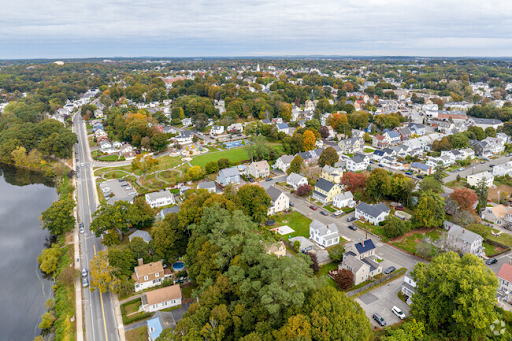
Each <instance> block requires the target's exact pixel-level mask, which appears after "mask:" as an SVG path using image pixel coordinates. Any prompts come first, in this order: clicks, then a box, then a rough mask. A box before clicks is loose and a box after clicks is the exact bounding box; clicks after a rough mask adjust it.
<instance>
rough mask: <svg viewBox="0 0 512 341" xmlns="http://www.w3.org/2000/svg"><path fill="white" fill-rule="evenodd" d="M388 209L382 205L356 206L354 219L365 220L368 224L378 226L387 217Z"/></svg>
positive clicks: (363, 203)
mask: <svg viewBox="0 0 512 341" xmlns="http://www.w3.org/2000/svg"><path fill="white" fill-rule="evenodd" d="M389 212H390V209H389V208H388V207H387V206H386V205H384V204H375V205H369V204H367V203H365V202H362V203H360V204H359V205H357V206H356V212H355V217H356V219H360V220H363V219H364V220H366V221H367V222H369V223H370V224H373V225H378V224H379V223H380V222H381V221H384V219H386V217H387V216H388V215H389Z"/></svg>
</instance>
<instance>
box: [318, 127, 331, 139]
mask: <svg viewBox="0 0 512 341" xmlns="http://www.w3.org/2000/svg"><path fill="white" fill-rule="evenodd" d="M318 132H319V133H320V136H322V138H323V139H326V138H328V137H329V128H328V127H327V126H321V127H320V129H319V130H318Z"/></svg>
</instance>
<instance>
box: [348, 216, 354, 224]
mask: <svg viewBox="0 0 512 341" xmlns="http://www.w3.org/2000/svg"><path fill="white" fill-rule="evenodd" d="M354 220H356V217H350V218H347V221H348V222H349V223H350V222H351V221H354Z"/></svg>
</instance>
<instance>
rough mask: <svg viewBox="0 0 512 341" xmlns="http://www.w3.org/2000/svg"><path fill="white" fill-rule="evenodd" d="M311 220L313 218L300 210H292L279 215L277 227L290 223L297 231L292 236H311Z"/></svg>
mask: <svg viewBox="0 0 512 341" xmlns="http://www.w3.org/2000/svg"><path fill="white" fill-rule="evenodd" d="M311 221H312V220H311V219H309V218H308V217H305V216H303V215H302V214H300V213H299V212H291V213H287V214H283V215H280V216H279V217H277V218H276V226H275V227H279V226H284V225H288V226H290V227H291V228H292V229H293V230H294V231H295V232H293V233H291V234H290V236H291V237H292V238H293V237H297V236H303V237H306V238H309V224H310V223H311ZM283 237H284V236H283Z"/></svg>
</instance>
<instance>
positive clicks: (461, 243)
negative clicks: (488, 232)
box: [443, 223, 484, 256]
mask: <svg viewBox="0 0 512 341" xmlns="http://www.w3.org/2000/svg"><path fill="white" fill-rule="evenodd" d="M443 225H444V226H445V228H447V229H448V238H447V242H448V243H449V244H450V247H453V249H455V250H457V251H458V252H460V253H471V254H473V255H476V256H482V255H483V252H484V247H483V246H482V243H483V242H484V238H483V237H482V236H481V235H479V234H478V233H475V232H472V231H469V230H467V229H465V228H463V227H461V226H459V225H456V224H444V223H443Z"/></svg>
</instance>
